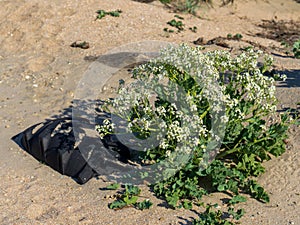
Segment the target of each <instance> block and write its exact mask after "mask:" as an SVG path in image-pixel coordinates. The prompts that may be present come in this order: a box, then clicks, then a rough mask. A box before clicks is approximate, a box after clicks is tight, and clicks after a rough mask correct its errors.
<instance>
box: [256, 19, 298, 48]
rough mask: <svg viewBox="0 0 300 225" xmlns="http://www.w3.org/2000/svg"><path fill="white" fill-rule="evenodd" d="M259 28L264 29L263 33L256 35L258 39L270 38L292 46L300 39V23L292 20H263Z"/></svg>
mask: <svg viewBox="0 0 300 225" xmlns="http://www.w3.org/2000/svg"><path fill="white" fill-rule="evenodd" d="M258 26H259V27H261V28H263V32H260V33H256V36H258V37H262V38H268V39H271V40H275V41H278V42H281V43H285V44H288V45H290V46H292V45H293V43H294V42H295V41H297V40H298V39H299V38H300V23H297V22H295V21H292V20H291V21H284V20H279V21H275V20H263V22H262V23H261V24H259V25H258Z"/></svg>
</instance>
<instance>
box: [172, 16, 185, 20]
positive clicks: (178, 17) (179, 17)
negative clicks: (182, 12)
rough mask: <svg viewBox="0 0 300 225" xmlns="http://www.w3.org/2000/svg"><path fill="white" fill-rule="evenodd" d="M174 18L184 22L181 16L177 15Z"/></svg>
mask: <svg viewBox="0 0 300 225" xmlns="http://www.w3.org/2000/svg"><path fill="white" fill-rule="evenodd" d="M174 17H176V18H177V19H180V20H184V18H183V17H182V16H179V15H175V16H174Z"/></svg>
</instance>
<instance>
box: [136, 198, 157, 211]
mask: <svg viewBox="0 0 300 225" xmlns="http://www.w3.org/2000/svg"><path fill="white" fill-rule="evenodd" d="M152 205H153V203H152V202H151V201H150V200H149V199H146V200H144V201H142V202H138V203H136V204H135V207H136V208H137V209H139V210H144V209H149V208H150V207H151V206H152Z"/></svg>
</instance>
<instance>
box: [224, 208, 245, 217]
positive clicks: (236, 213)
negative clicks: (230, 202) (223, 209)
mask: <svg viewBox="0 0 300 225" xmlns="http://www.w3.org/2000/svg"><path fill="white" fill-rule="evenodd" d="M228 213H229V214H230V215H232V216H233V218H234V219H235V220H239V219H241V218H242V217H243V215H244V214H245V210H244V209H238V210H237V211H234V208H229V209H228Z"/></svg>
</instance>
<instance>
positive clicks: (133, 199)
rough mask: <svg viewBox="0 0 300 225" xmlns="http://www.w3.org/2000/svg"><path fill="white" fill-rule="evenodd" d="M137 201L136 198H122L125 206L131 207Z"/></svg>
mask: <svg viewBox="0 0 300 225" xmlns="http://www.w3.org/2000/svg"><path fill="white" fill-rule="evenodd" d="M137 200H138V196H125V197H124V198H123V201H124V202H125V203H126V204H127V205H133V204H135V203H136V202H137Z"/></svg>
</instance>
